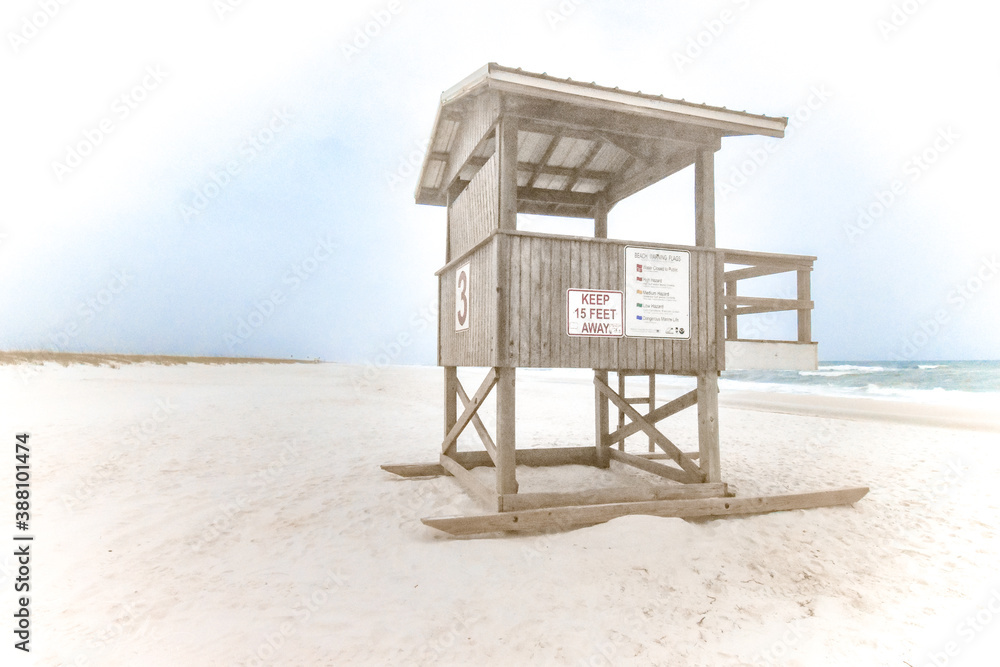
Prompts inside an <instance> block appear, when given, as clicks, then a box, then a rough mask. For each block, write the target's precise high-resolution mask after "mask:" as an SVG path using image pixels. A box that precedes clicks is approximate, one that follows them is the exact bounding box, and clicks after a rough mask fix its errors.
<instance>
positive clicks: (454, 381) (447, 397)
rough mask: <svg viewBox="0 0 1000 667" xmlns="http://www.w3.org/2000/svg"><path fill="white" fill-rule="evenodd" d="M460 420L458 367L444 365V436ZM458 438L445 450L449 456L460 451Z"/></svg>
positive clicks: (446, 435)
mask: <svg viewBox="0 0 1000 667" xmlns="http://www.w3.org/2000/svg"><path fill="white" fill-rule="evenodd" d="M457 421H458V368H456V367H455V366H445V367H444V437H446V438H447V437H448V434H449V433H451V429H452V428H454V427H455V423H456V422H457ZM457 443H458V440H457V439H456V440H455V441H454V442H452V443H451V445H450V446H449V447H448V449H447V450H446V451H445V452H444V453H445V454H447V455H448V456H451V455H453V454H454V453H455V452H456V451H458V444H457Z"/></svg>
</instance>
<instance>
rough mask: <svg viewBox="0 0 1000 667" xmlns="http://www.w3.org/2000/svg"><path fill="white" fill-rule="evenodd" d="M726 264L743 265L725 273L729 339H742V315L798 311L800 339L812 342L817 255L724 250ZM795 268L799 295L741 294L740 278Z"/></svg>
mask: <svg viewBox="0 0 1000 667" xmlns="http://www.w3.org/2000/svg"><path fill="white" fill-rule="evenodd" d="M722 254H723V261H724V262H725V264H726V265H729V264H735V265H739V266H741V267H742V268H735V269H728V268H727V269H726V270H725V272H724V273H723V280H724V281H725V287H726V290H725V296H724V297H723V300H722V305H723V309H724V310H723V313H724V315H725V318H726V340H740V337H739V327H738V324H737V322H738V319H737V318H738V317H739V316H740V315H752V314H755V313H775V312H782V311H789V310H794V311H798V341H799V342H800V343H811V342H812V308H813V302H812V300H811V296H810V273H811V272H812V268H813V262H814V261H816V258H815V257H809V256H806V255H780V254H774V253H763V252H748V251H744V250H723V251H722ZM790 271H794V272H795V274H796V298H794V299H779V298H769V297H757V296H740V295H739V287H738V286H739V281H741V280H748V279H750V278H759V277H761V276H771V275H777V274H781V273H787V272H790Z"/></svg>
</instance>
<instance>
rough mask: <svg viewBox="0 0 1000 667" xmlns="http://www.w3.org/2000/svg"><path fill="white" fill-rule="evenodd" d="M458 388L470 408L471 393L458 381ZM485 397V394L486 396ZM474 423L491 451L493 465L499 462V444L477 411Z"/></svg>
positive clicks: (465, 404) (473, 416) (460, 395)
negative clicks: (467, 392)
mask: <svg viewBox="0 0 1000 667" xmlns="http://www.w3.org/2000/svg"><path fill="white" fill-rule="evenodd" d="M455 385H456V387H455V388H456V389H457V390H458V397H459V398H460V399H462V405H464V406H465V407H466V408H468V407H469V406H470V405H472V401H471V400H469V395H468V394H466V393H465V388H464V387H463V386H462V383H461V382H456V383H455ZM484 398H485V396H484ZM472 425H473V426H475V427H476V432H477V433H478V434H479V439H480V440H482V441H483V446H484V447H486V451H487V452H488V453H489V455H490V458H491V459H493V465H496V463H497V446H496V443H494V442H493V438H492V437H490V432H489V431H488V430H486V425H485V424H483V420H482V419H480V418H479V415H478V414H476V413H475V412H473V413H472Z"/></svg>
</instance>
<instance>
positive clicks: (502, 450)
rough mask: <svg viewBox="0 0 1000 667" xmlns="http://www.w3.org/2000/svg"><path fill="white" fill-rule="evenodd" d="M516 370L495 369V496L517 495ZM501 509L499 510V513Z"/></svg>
mask: <svg viewBox="0 0 1000 667" xmlns="http://www.w3.org/2000/svg"><path fill="white" fill-rule="evenodd" d="M516 371H517V369H516V368H503V367H501V368H497V369H496V372H497V442H496V445H497V461H496V463H497V465H496V468H497V494H499V495H501V496H502V495H505V494H508V493H517V472H516V465H517V463H516V460H515V452H514V449H515V446H516V439H515V437H514V374H515V372H516ZM502 510H503V508H501V511H502Z"/></svg>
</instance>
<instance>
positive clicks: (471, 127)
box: [416, 63, 788, 217]
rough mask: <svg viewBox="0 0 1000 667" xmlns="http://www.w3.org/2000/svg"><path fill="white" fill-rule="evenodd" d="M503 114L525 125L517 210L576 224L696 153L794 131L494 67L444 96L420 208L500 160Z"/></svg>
mask: <svg viewBox="0 0 1000 667" xmlns="http://www.w3.org/2000/svg"><path fill="white" fill-rule="evenodd" d="M490 114H492V115H490ZM501 114H506V115H512V116H514V117H516V118H517V119H518V120H517V123H518V144H519V157H518V182H519V183H518V184H519V195H518V199H519V207H518V208H519V210H521V211H524V212H537V213H548V214H552V215H573V216H579V217H589V216H590V215H592V211H593V205H594V202H595V201H596V197H597V196H599V195H600V196H603V197H605V200H606V201H607V203H609V204H614V203H615V202H617V201H619V200H620V199H622V198H623V197H625V196H628V195H630V194H632V193H633V192H636V191H638V190H639V189H642V188H644V187H646V186H648V185H651V184H652V183H655V182H656V181H658V180H661V179H662V178H665V177H666V176H669V175H670V174H672V173H675V172H676V171H679V170H680V169H683V168H684V167H686V166H688V165H689V164H692V163H693V162H694V160H695V154H696V151H697V149H698V148H699V147H700V148H711V149H713V150H718V148H719V146H720V145H721V144H720V140H721V138H722V137H728V136H742V135H763V136H770V137H782V136H784V133H785V127H786V124H787V121H788V119H787V118H773V117H769V116H762V115H757V114H750V113H747V112H745V111H734V110H731V109H726V108H724V107H713V106H708V105H705V104H695V103H692V102H687V101H684V100H674V99H668V98H665V97H663V96H662V95H649V94H644V93H641V92H627V91H622V90H619V89H617V88H608V87H605V86H599V85H596V84H593V83H590V84H588V83H581V82H578V81H572V80H570V79H558V78H555V77H550V76H548V75H546V74H535V73H531V72H524V71H522V70H518V69H511V68H507V67H502V66H500V65H497V64H496V63H490V64H488V65H486V66H484V67H482V68H481V69H479V70H477V71H476V72H474V73H472V74H471V75H469V76H468V77H466V78H465V79H463V80H462V81H460V82H459V83H457V84H456V85H455V86H452V87H451V88H449V89H448V90H446V91H445V92H444V93H442V95H441V104H440V106H439V107H438V112H437V117H436V119H435V122H434V130H433V133H432V136H431V142H430V146H429V148H428V152H427V155H426V156H425V159H424V164H423V167H422V169H421V173H420V180H419V182H418V186H417V192H416V200H417V203H419V204H436V205H444V204H446V203H447V191H448V189H449V188H450V187H452V186H453V185H454V184H455V183H459V184H461V183H462V182H464V181H466V180H468V178H471V174H472V173H475V170H476V169H478V167H479V166H481V165H482V164H483V163H485V161H486V160H487V159H488V158H489V157H490V155H492V153H493V151H495V146H496V142H495V137H493V138H491V136H490V133H491V132H494V130H495V121H496V119H498V118H499V116H500V115H501ZM484 117H486V118H487V124H486V125H483V118H484ZM490 119H492V122H493V124H492V125H490V124H489V121H490ZM477 123H478V125H477ZM470 132H471V133H472V137H471V138H470V137H469V136H463V134H469V133H470ZM478 132H485V134H483V136H481V137H480V136H478V135H477V133H478ZM470 143H471V145H470Z"/></svg>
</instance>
